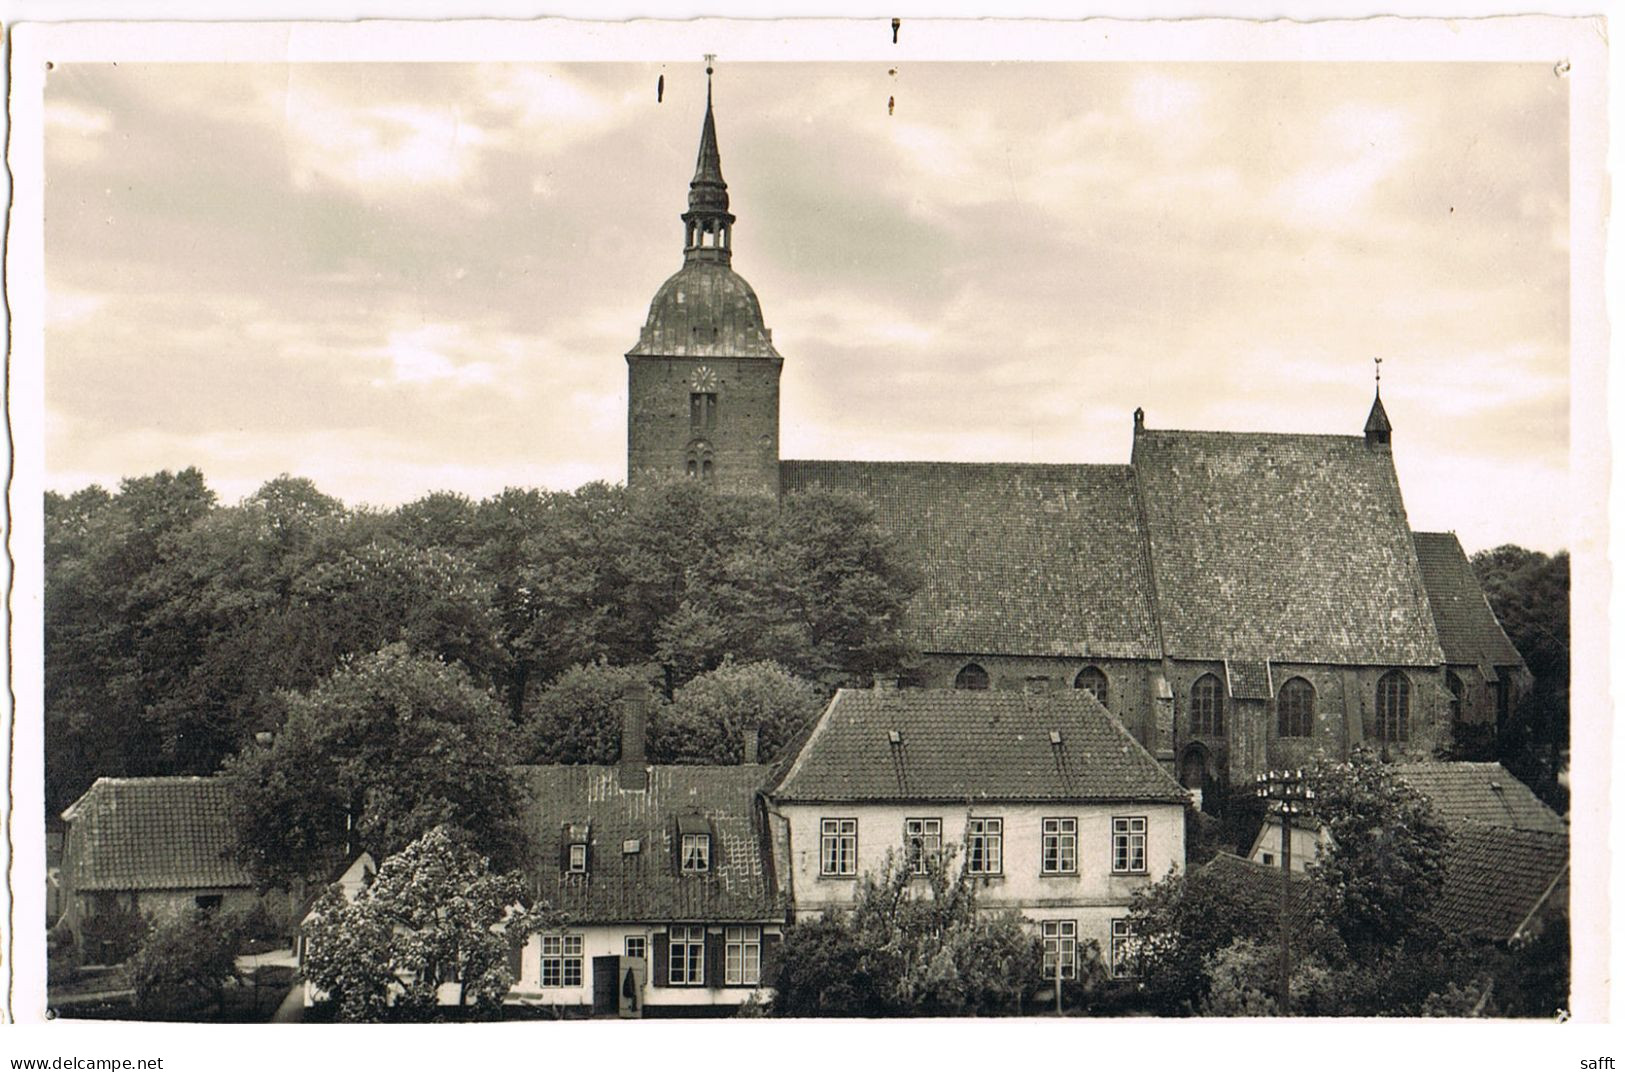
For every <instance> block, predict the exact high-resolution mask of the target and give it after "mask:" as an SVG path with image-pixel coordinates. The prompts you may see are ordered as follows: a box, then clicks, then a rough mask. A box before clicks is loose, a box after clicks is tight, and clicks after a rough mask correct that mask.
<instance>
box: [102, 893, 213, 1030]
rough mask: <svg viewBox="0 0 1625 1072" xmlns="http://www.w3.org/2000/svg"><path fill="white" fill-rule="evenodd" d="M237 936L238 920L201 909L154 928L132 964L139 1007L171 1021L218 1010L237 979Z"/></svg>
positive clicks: (152, 1014)
mask: <svg viewBox="0 0 1625 1072" xmlns="http://www.w3.org/2000/svg"><path fill="white" fill-rule="evenodd" d="M238 938H239V933H238V927H237V922H236V920H234V919H233V918H232V917H230V916H227V915H224V914H222V913H220V912H205V911H203V910H201V909H198V910H194V911H191V912H188V913H185V914H183V915H180V916H177V917H175V918H174V919H172V920H170V921H169V922H167V923H165V924H163V925H162V926H160V927H158V928H157V929H155V930H154V931H153V932H152V934H151V936H149V937H148V938H147V940H146V942H145V943H144V944H143V945H142V946H141V949H140V950H139V951H138V952H137V953H136V955H135V956H134V957H133V958H132V959H131V960H130V963H129V977H130V986H131V987H132V988H133V989H134V990H135V1007H136V1009H137V1010H138V1011H140V1012H141V1013H143V1014H145V1015H147V1016H152V1017H156V1018H159V1019H166V1020H167V1019H178V1018H188V1017H192V1016H195V1015H196V1014H198V1013H199V1012H202V1011H203V1010H205V1009H207V1008H209V1007H210V1006H211V1005H212V1006H219V1005H220V1004H221V1003H222V1001H223V1000H224V994H225V988H226V985H227V984H228V983H229V982H230V981H231V980H232V979H235V978H236V976H237V946H238Z"/></svg>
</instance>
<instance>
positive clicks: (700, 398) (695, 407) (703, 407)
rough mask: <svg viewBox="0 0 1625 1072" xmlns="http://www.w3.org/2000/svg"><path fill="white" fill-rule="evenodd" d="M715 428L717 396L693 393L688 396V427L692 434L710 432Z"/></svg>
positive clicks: (699, 392) (706, 393)
mask: <svg viewBox="0 0 1625 1072" xmlns="http://www.w3.org/2000/svg"><path fill="white" fill-rule="evenodd" d="M716 426H717V396H716V395H715V394H712V393H710V392H707V391H695V392H694V393H693V394H690V395H689V396H688V427H689V430H690V431H694V432H710V431H713V430H714V429H715V428H716Z"/></svg>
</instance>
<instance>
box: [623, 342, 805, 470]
mask: <svg viewBox="0 0 1625 1072" xmlns="http://www.w3.org/2000/svg"><path fill="white" fill-rule="evenodd" d="M627 363H628V373H627V396H628V407H629V412H628V417H629V419H628V421H627V468H626V471H627V482H628V483H629V484H630V483H636V482H637V480H639V479H640V478H645V477H648V476H657V477H659V478H662V479H671V478H677V477H683V476H685V475H686V473H687V471H688V470H687V465H688V461H689V460H690V457H691V455H693V454H695V448H696V446H697V444H696V441H700V442H701V443H703V444H704V446H699V447H698V454H699V455H704V454H707V453H708V455H709V457H710V458H711V460H712V464H713V465H714V467H715V468H714V473H715V475H714V478H713V479H714V483H715V485H716V487H717V490H719V491H724V492H733V493H750V494H770V495H771V494H777V493H778V489H779V372H780V369H781V368H782V367H783V364H784V362H783V360H782V359H779V358H727V357H712V358H704V357H696V358H672V357H643V356H635V357H629V358H628V359H627ZM704 369H708V370H710V372H711V373H712V375H713V376H714V378H715V387H714V388H712V389H711V393H714V394H715V395H716V398H717V403H716V406H717V408H716V417H715V422H714V425H713V426H712V427H709V428H704V427H701V428H695V427H694V426H693V423H692V420H691V416H690V408H689V405H690V395H691V394H692V393H694V391H695V390H696V381H695V377H696V375H697V374H700V375H703V373H702V371H701V370H704ZM705 446H708V447H709V451H706V450H705V449H704V448H705Z"/></svg>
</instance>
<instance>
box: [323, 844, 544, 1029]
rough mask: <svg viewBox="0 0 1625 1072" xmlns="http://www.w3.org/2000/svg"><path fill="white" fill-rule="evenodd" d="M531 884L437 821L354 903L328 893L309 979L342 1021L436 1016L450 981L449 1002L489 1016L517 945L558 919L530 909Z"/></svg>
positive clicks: (504, 988)
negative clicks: (499, 868)
mask: <svg viewBox="0 0 1625 1072" xmlns="http://www.w3.org/2000/svg"><path fill="white" fill-rule="evenodd" d="M525 889H526V884H525V882H524V880H523V879H522V878H521V877H520V876H519V875H518V874H499V873H494V872H493V871H492V869H491V861H490V860H489V859H488V858H486V857H483V856H480V855H479V854H478V853H477V852H475V851H474V850H473V849H472V848H470V847H469V845H468V844H466V843H465V842H464V841H463V840H461V839H459V838H458V837H457V836H455V835H454V833H453V832H452V831H451V830H449V829H448V828H446V827H436V828H434V829H432V830H430V831H428V832H427V833H425V834H424V835H423V836H422V837H420V838H418V839H417V840H416V841H414V842H413V843H412V844H410V845H408V846H407V847H406V848H404V849H403V850H401V851H400V852H399V853H397V854H395V855H393V856H390V857H389V858H387V859H386V860H384V862H383V864H381V865H380V866H379V868H378V874H377V875H376V876H374V878H373V881H372V884H371V885H369V886H367V887H366V888H365V889H363V890H361V891H360V892H359V893H358V894H356V897H355V900H354V901H351V902H346V901H345V899H344V896H343V894H342V893H340V892H339V891H338V890H337V888H333V889H330V890H329V891H328V892H327V893H326V894H324V895H323V898H322V899H321V900H320V901H319V902H318V903H317V905H316V907H315V908H314V909H313V910H312V915H313V918H312V919H311V920H310V922H309V923H308V924H307V926H306V929H305V933H306V937H307V949H308V952H307V953H306V956H305V976H306V978H307V980H308V981H309V982H310V984H311V985H312V986H313V987H315V988H316V989H317V990H319V991H321V992H322V993H323V994H325V995H326V1000H327V1001H330V1002H332V1003H333V1004H334V1006H335V1008H336V1010H337V1013H338V1016H339V1017H340V1018H341V1019H344V1020H350V1021H376V1020H383V1019H390V1018H394V1019H403V1020H422V1019H429V1018H432V1017H434V1016H435V1015H436V1014H437V1013H438V1012H439V1009H440V987H441V985H442V984H444V983H453V984H455V987H456V1000H455V1001H454V1002H453V1003H452V1004H454V1005H456V1006H458V1007H460V1008H464V1009H473V1010H476V1011H478V1012H481V1013H485V1014H489V1013H491V1012H493V1011H495V1010H496V1009H498V1008H499V1007H500V1006H501V1003H502V999H503V997H504V996H505V995H506V994H507V993H508V990H509V988H510V987H511V986H512V985H513V982H514V979H513V975H512V973H511V972H510V971H509V969H508V953H509V949H510V946H511V945H512V944H514V943H515V942H518V941H522V940H523V939H524V938H526V937H528V936H529V935H530V934H532V933H534V932H535V931H537V930H543V929H551V928H555V927H557V926H558V925H559V924H560V922H561V920H560V917H559V916H558V915H557V914H556V913H553V912H552V911H550V910H549V909H547V908H546V907H545V906H540V905H538V906H532V907H526V906H525V904H524V901H525Z"/></svg>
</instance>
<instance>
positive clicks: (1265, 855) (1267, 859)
mask: <svg viewBox="0 0 1625 1072" xmlns="http://www.w3.org/2000/svg"><path fill="white" fill-rule="evenodd" d="M1258 858H1259V859H1260V860H1261V861H1262V862H1263V864H1264V866H1265V867H1274V866H1275V854H1274V853H1273V852H1261V853H1259V854H1258Z"/></svg>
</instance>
